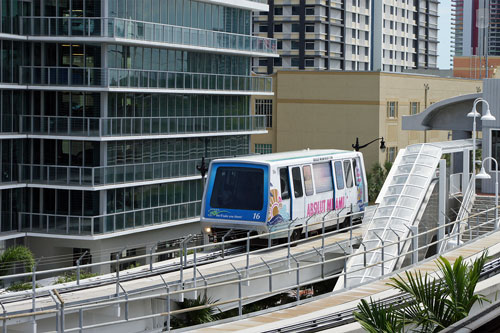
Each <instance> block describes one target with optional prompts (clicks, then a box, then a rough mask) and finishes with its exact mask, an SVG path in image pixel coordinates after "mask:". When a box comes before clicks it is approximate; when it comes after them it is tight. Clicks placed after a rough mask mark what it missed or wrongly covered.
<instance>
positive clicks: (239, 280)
mask: <svg viewBox="0 0 500 333" xmlns="http://www.w3.org/2000/svg"><path fill="white" fill-rule="evenodd" d="M229 264H230V265H231V267H233V269H234V270H235V271H236V274H238V315H239V316H240V317H241V316H242V315H243V304H242V301H243V300H242V286H241V273H240V272H239V271H238V270H237V269H236V267H234V265H233V264H232V263H229Z"/></svg>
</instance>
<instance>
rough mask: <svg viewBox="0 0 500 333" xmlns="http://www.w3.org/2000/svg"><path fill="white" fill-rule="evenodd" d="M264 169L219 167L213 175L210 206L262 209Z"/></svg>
mask: <svg viewBox="0 0 500 333" xmlns="http://www.w3.org/2000/svg"><path fill="white" fill-rule="evenodd" d="M263 204H264V170H262V169H257V168H245V167H222V166H221V167H219V168H217V173H216V175H215V181H214V186H213V190H212V197H211V198H210V206H211V207H212V208H220V209H239V210H253V211H255V210H262V206H263Z"/></svg>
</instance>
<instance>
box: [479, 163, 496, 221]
mask: <svg viewBox="0 0 500 333" xmlns="http://www.w3.org/2000/svg"><path fill="white" fill-rule="evenodd" d="M486 160H492V161H494V162H495V230H496V229H498V225H499V224H498V162H497V160H496V159H494V158H493V157H491V156H489V157H486V158H485V159H483V161H482V162H481V171H479V173H478V174H477V175H476V179H491V176H490V175H489V174H487V173H486V170H485V169H484V162H485V161H486Z"/></svg>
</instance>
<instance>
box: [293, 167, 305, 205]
mask: <svg viewBox="0 0 500 333" xmlns="http://www.w3.org/2000/svg"><path fill="white" fill-rule="evenodd" d="M292 182H293V195H294V197H295V198H302V196H303V195H304V191H303V190H302V177H301V175H300V168H299V167H295V168H292Z"/></svg>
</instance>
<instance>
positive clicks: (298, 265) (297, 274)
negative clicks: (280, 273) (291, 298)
mask: <svg viewBox="0 0 500 333" xmlns="http://www.w3.org/2000/svg"><path fill="white" fill-rule="evenodd" d="M292 259H293V260H294V261H295V263H296V264H297V273H296V279H297V303H299V301H300V263H299V261H298V260H297V259H296V258H295V256H294V255H293V254H292Z"/></svg>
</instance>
